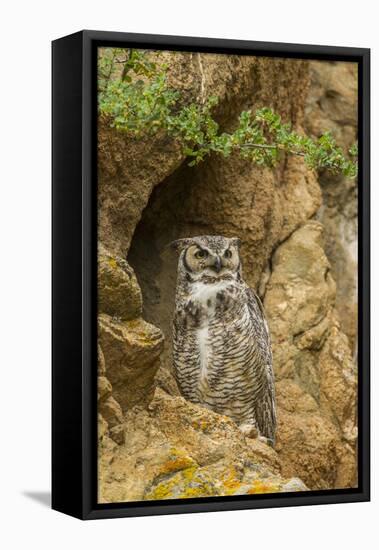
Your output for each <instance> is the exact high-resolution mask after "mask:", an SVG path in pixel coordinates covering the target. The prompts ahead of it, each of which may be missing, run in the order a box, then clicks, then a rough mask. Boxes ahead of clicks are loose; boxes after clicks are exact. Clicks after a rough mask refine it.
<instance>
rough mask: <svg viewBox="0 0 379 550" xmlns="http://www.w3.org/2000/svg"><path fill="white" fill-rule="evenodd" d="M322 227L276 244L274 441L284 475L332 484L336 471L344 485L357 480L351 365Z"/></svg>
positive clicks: (309, 227) (271, 307) (269, 291)
mask: <svg viewBox="0 0 379 550" xmlns="http://www.w3.org/2000/svg"><path fill="white" fill-rule="evenodd" d="M322 235H323V227H322V225H321V224H320V223H319V222H316V221H309V222H307V223H306V224H304V225H303V226H302V227H300V229H298V230H297V231H295V232H294V233H293V234H292V235H291V236H290V237H289V238H288V239H287V240H286V241H285V242H284V243H283V244H282V245H280V246H279V247H278V249H277V250H276V252H275V253H274V255H273V258H272V275H271V278H270V281H269V283H268V285H267V287H266V296H265V308H266V313H267V316H268V320H269V325H270V330H271V336H272V343H273V353H274V368H275V375H276V390H277V407H278V424H279V427H278V434H277V439H278V441H277V446H276V449H277V451H278V453H279V456H280V459H281V464H282V467H283V473H284V475H287V476H290V475H291V476H299V477H300V478H301V479H302V480H303V481H304V482H305V483H306V484H307V486H308V487H310V488H318V489H322V488H328V487H333V486H335V484H336V483H337V480H338V478H339V477H340V476H343V478H344V480H345V483H346V485H345V486H349V487H350V486H354V484H355V483H356V472H355V471H354V468H351V458H352V456H353V455H354V449H353V446H354V444H355V441H354V434H355V435H356V427H355V408H356V401H355V396H356V372H355V368H354V365H353V362H352V360H351V353H350V350H349V347H348V345H347V339H346V337H345V336H344V335H343V334H342V333H341V331H340V328H339V324H338V321H337V320H336V318H335V312H334V300H335V283H334V281H333V279H332V277H331V275H330V268H329V261H328V259H327V258H326V256H325V253H324V250H323V247H322V244H323V239H322ZM348 438H350V439H348ZM346 442H348V443H350V444H351V445H353V446H351V447H349V445H347V446H346V444H345V443H346ZM349 461H350V462H349ZM347 463H349V464H350V466H346V464H347ZM347 470H348V472H347Z"/></svg>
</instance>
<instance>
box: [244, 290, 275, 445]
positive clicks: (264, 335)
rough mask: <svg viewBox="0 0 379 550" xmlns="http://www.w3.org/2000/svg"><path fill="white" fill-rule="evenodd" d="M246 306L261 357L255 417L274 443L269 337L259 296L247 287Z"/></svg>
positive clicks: (272, 380) (272, 374)
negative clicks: (252, 323)
mask: <svg viewBox="0 0 379 550" xmlns="http://www.w3.org/2000/svg"><path fill="white" fill-rule="evenodd" d="M246 292H247V298H248V307H249V310H250V313H251V317H252V320H253V322H254V325H255V329H256V333H257V345H258V348H259V351H260V355H261V358H262V365H261V367H262V368H261V369H260V374H261V376H260V391H259V397H258V399H257V402H256V407H255V418H256V422H257V424H258V429H259V431H260V433H261V435H263V436H265V437H267V439H269V440H270V441H271V442H272V444H274V443H275V430H276V405H275V385H274V371H273V368H272V353H271V338H270V332H269V328H268V324H267V320H266V316H265V312H264V309H263V304H262V302H261V300H260V298H259V296H258V295H257V294H256V292H254V290H253V289H251V288H247V289H246Z"/></svg>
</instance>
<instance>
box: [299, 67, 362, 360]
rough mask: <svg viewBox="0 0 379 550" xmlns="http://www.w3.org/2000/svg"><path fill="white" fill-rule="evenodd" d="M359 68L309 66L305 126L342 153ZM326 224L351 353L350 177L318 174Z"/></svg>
mask: <svg viewBox="0 0 379 550" xmlns="http://www.w3.org/2000/svg"><path fill="white" fill-rule="evenodd" d="M357 73H358V66H357V64H356V63H336V62H320V61H311V62H310V76H311V86H310V93H309V95H308V98H307V102H306V107H305V127H306V130H307V132H308V133H309V134H310V135H313V136H315V137H319V136H320V135H321V134H322V133H323V132H326V131H331V132H332V133H333V135H334V136H335V138H336V140H337V143H338V144H339V145H340V146H342V148H343V149H344V151H345V152H347V151H348V149H349V147H351V145H353V143H354V142H356V140H357V127H358V74H357ZM319 181H320V184H321V189H322V193H323V207H322V209H321V210H320V213H319V219H320V220H321V221H322V222H323V224H324V226H325V251H326V254H327V256H328V258H329V261H330V263H331V270H332V275H333V278H334V279H335V281H336V282H337V295H336V308H337V310H338V312H339V314H340V321H341V326H342V329H343V331H344V332H345V333H346V334H347V336H348V337H349V341H350V347H351V349H352V350H354V349H355V347H356V334H357V260H358V241H357V233H358V222H357V204H358V203H357V198H358V189H357V181H356V180H355V179H350V178H344V177H342V176H335V175H331V174H330V173H328V172H325V171H324V172H322V173H321V174H320V177H319Z"/></svg>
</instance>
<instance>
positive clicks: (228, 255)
mask: <svg viewBox="0 0 379 550" xmlns="http://www.w3.org/2000/svg"><path fill="white" fill-rule="evenodd" d="M224 257H225V258H231V257H232V251H231V250H229V249H228V250H225V252H224Z"/></svg>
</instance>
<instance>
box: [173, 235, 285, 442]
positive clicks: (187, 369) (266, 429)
mask: <svg viewBox="0 0 379 550" xmlns="http://www.w3.org/2000/svg"><path fill="white" fill-rule="evenodd" d="M185 241H186V242H187V241H190V245H189V246H188V247H186V248H185V249H183V250H182V252H181V256H180V261H179V267H178V281H177V291H176V304H175V312H174V322H173V360H174V363H173V366H174V375H175V378H176V380H177V382H178V386H179V389H180V391H181V393H182V395H183V396H184V397H185V398H186V399H188V400H189V401H192V402H194V403H198V404H200V405H202V406H205V407H207V408H209V409H211V410H213V411H215V412H217V413H219V414H224V415H228V416H230V417H231V418H232V419H233V420H234V421H235V422H236V423H237V424H239V425H240V426H242V427H243V426H246V425H248V426H249V427H250V428H251V426H253V427H256V428H257V430H258V432H259V433H260V434H261V435H263V436H265V437H266V438H267V439H269V440H271V441H274V432H275V423H276V420H275V400H274V399H275V398H274V386H273V373H272V356H271V345H270V338H269V332H268V327H267V323H266V321H265V317H264V313H263V307H262V304H261V303H260V301H259V298H258V297H257V296H256V294H255V293H254V291H253V290H251V289H250V288H249V287H248V286H247V285H246V283H245V282H244V281H243V279H242V276H241V267H240V260H239V253H238V248H237V247H236V246H235V245H234V244H233V243H232V241H235V239H226V238H224V237H201V238H200V237H199V238H194V239H192V240H191V239H185ZM192 242H194V244H193V245H191V243H192ZM203 247H204V248H203ZM204 249H205V252H204ZM200 252H201V253H200Z"/></svg>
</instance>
